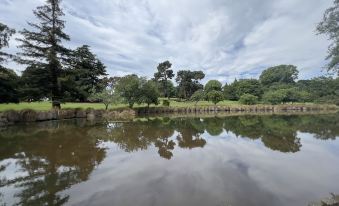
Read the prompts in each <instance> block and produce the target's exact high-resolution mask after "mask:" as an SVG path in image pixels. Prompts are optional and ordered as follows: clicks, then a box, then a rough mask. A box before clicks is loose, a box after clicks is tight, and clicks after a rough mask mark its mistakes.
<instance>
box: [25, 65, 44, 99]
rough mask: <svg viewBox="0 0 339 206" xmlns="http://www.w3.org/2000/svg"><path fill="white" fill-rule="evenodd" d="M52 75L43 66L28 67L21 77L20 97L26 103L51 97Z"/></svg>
mask: <svg viewBox="0 0 339 206" xmlns="http://www.w3.org/2000/svg"><path fill="white" fill-rule="evenodd" d="M50 83H51V81H50V75H49V73H46V68H44V67H43V66H42V65H31V66H28V67H27V68H26V69H25V70H24V71H23V72H22V75H21V80H20V88H19V89H20V95H21V99H22V100H25V101H39V100H41V99H43V98H46V97H50V96H51V90H50V89H49V88H50V86H49V84H50Z"/></svg>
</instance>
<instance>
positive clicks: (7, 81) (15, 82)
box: [0, 66, 19, 103]
mask: <svg viewBox="0 0 339 206" xmlns="http://www.w3.org/2000/svg"><path fill="white" fill-rule="evenodd" d="M18 87H19V77H18V76H17V75H16V73H15V72H14V71H13V70H10V69H6V68H4V67H2V66H0V103H9V102H14V103H18V102H19V93H18Z"/></svg>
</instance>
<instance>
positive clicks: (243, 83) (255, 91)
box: [232, 79, 263, 100]
mask: <svg viewBox="0 0 339 206" xmlns="http://www.w3.org/2000/svg"><path fill="white" fill-rule="evenodd" d="M232 86H233V87H234V88H235V91H236V97H237V100H239V98H240V97H241V96H242V95H243V94H251V95H254V96H257V97H261V95H262V93H263V89H262V86H261V84H260V82H259V81H258V80H256V79H240V80H239V81H235V82H233V84H232Z"/></svg>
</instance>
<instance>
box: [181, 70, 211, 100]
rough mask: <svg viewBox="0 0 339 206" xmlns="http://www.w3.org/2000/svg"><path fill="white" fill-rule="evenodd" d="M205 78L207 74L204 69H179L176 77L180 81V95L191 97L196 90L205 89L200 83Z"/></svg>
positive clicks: (186, 97) (185, 97)
mask: <svg viewBox="0 0 339 206" xmlns="http://www.w3.org/2000/svg"><path fill="white" fill-rule="evenodd" d="M203 78H205V74H204V72H202V71H190V70H180V71H178V73H177V78H176V79H175V81H176V82H177V83H178V97H180V98H184V99H189V98H190V97H191V96H192V94H193V93H194V92H195V91H197V90H199V89H203V85H202V84H200V83H199V81H200V80H202V79H203Z"/></svg>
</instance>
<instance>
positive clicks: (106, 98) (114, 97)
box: [89, 84, 122, 110]
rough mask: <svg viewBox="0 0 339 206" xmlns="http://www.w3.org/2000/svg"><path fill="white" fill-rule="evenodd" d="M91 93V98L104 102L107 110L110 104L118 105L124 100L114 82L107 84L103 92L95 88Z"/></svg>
mask: <svg viewBox="0 0 339 206" xmlns="http://www.w3.org/2000/svg"><path fill="white" fill-rule="evenodd" d="M90 93H91V95H90V96H89V100H91V101H100V102H102V103H103V104H104V105H105V109H106V110H107V109H108V107H109V106H110V105H112V104H113V105H117V104H119V103H121V102H122V98H121V96H120V95H119V93H118V92H117V91H116V89H115V87H114V85H112V84H107V85H106V87H105V88H104V89H103V90H102V91H101V92H97V91H96V90H95V89H93V91H91V92H90Z"/></svg>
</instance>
